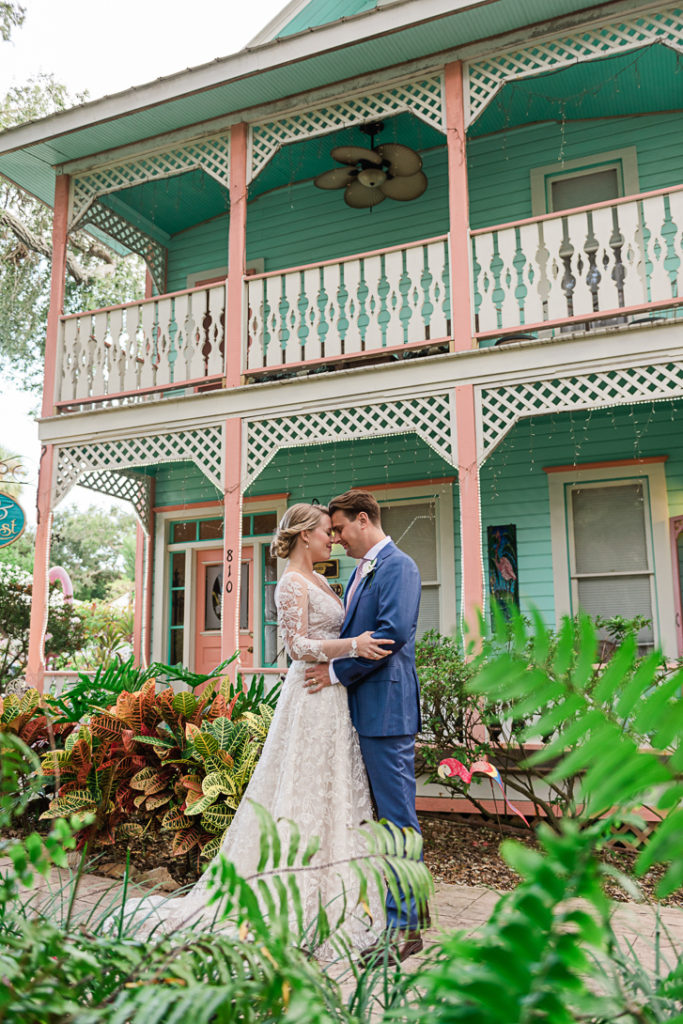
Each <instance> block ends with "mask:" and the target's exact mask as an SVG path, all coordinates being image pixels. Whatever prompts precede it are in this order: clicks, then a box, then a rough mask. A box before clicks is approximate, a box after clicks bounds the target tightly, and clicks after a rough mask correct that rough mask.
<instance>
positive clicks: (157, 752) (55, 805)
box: [42, 666, 277, 857]
mask: <svg viewBox="0 0 683 1024" xmlns="http://www.w3.org/2000/svg"><path fill="white" fill-rule="evenodd" d="M222 667H223V668H224V666H222ZM158 668H165V669H166V670H167V671H168V672H169V673H170V674H176V675H177V674H178V673H179V672H182V671H183V670H181V669H179V668H170V667H169V666H151V667H150V669H147V670H145V672H144V673H143V672H140V674H139V676H138V678H140V677H142V676H144V675H148V674H149V673H150V672H151V671H152V670H153V669H158ZM131 672H132V669H131V668H130V667H129V666H125V667H124V668H123V671H122V672H121V676H120V677H119V676H115V675H113V676H112V677H110V678H109V679H108V683H109V685H110V686H114V685H118V681H119V679H120V678H128V679H129V678H130V677H131ZM201 678H202V680H203V681H204V682H206V680H207V677H206V676H203V677H201ZM218 680H219V676H218V675H216V674H215V673H214V675H213V686H210V687H208V688H207V689H205V691H204V692H203V693H202V694H201V695H197V694H194V693H189V692H187V691H182V692H180V693H176V692H175V691H174V690H173V688H172V687H167V688H166V689H164V690H161V691H159V692H157V688H156V681H155V680H154V679H147V680H146V681H145V682H143V683H142V686H141V688H140V689H138V690H136V691H134V692H129V691H127V690H124V691H122V692H120V693H119V694H118V696H117V698H116V702H115V703H114V704H111V705H109V706H108V707H107V706H104V707H103V706H100V707H99V708H98V706H97V705H91V706H90V708H91V710H92V711H94V713H93V714H91V716H90V717H89V718H88V719H87V720H86V721H85V722H83V723H81V724H80V725H79V726H78V727H77V729H75V730H74V731H73V732H72V733H71V734H70V735H69V736H68V737H67V739H66V743H65V745H64V749H63V750H51V751H49V752H48V753H46V754H44V756H43V758H42V770H43V773H44V774H45V775H54V776H55V777H56V779H57V783H56V784H57V786H58V793H57V797H56V798H55V799H54V800H53V801H52V803H51V805H50V807H49V809H48V810H47V811H45V812H44V813H43V815H42V817H43V818H58V817H63V816H65V815H66V814H72V813H75V812H90V813H91V814H92V815H93V822H92V824H91V826H90V827H89V829H88V830H87V831H84V832H83V833H82V835H81V837H80V839H79V844H80V845H81V846H82V845H84V844H85V843H86V842H88V843H89V844H90V846H91V847H92V846H93V844H95V845H110V844H112V843H114V842H115V841H116V840H117V839H120V838H125V839H140V838H142V836H143V835H144V834H145V832H146V831H147V830H148V829H149V828H150V827H152V826H154V827H155V828H157V827H160V828H161V829H163V830H171V831H172V832H173V833H174V836H173V842H172V852H173V853H174V854H175V855H178V856H179V855H181V854H186V853H189V852H190V851H194V852H195V853H196V854H197V855H198V856H199V855H201V856H203V857H211V856H213V855H214V854H215V853H216V852H217V850H218V848H219V847H220V843H221V840H222V837H223V834H224V832H225V830H226V828H227V827H228V825H229V824H230V821H231V820H232V817H233V814H234V811H235V810H236V808H237V806H238V804H239V801H240V799H241V797H242V794H243V792H244V790H245V788H246V786H247V785H248V783H249V780H250V779H251V776H252V774H253V771H254V768H255V766H256V762H257V760H258V756H259V754H260V751H261V747H262V745H263V742H264V740H265V737H266V735H267V732H268V726H269V725H270V721H271V719H272V715H273V702H274V701H275V699H276V697H277V694H276V693H275V694H271V695H269V698H268V700H269V701H270V703H269V702H268V701H266V700H262V699H261V698H262V697H263V680H262V679H258V680H256V681H255V682H254V684H253V685H252V687H251V688H250V689H249V690H248V691H247V692H246V693H245V692H243V691H242V690H237V689H236V688H234V687H233V686H232V685H231V684H230V683H229V681H228V680H225V681H224V682H222V683H221V688H220V689H219V692H218V693H216V692H215V686H216V683H217V682H218ZM85 697H87V698H88V700H89V698H90V693H89V691H88V690H87V688H86V687H84V688H81V689H78V696H77V700H76V706H77V707H78V708H79V709H80V708H81V707H82V701H83V699H84V698H85ZM55 703H56V704H58V705H59V706H60V707H62V708H65V709H66V712H67V714H68V712H69V711H71V713H73V711H74V710H75V708H74V698H73V693H71V694H70V693H67V694H66V695H65V696H64V698H62V699H60V700H59V701H55ZM161 815H163V818H162V817H161Z"/></svg>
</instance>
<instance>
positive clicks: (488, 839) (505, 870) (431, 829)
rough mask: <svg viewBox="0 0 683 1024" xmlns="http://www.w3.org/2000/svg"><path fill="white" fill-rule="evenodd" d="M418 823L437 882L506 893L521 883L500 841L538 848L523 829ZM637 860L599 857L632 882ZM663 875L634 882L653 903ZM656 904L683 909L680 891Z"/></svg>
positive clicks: (448, 821)
mask: <svg viewBox="0 0 683 1024" xmlns="http://www.w3.org/2000/svg"><path fill="white" fill-rule="evenodd" d="M419 818H420V826H421V828H422V835H423V837H424V848H425V863H426V865H427V867H428V868H429V870H430V871H431V872H432V874H433V876H434V880H435V881H437V882H447V883H459V884H461V885H485V886H488V887H489V888H491V889H499V890H501V891H503V892H505V891H508V890H510V889H514V888H515V886H516V885H517V884H518V883H519V881H520V878H519V875H517V874H516V872H514V871H513V870H512V869H511V868H509V867H508V866H507V864H506V863H505V861H504V860H503V859H502V857H501V856H500V853H499V852H498V850H499V847H500V844H501V842H502V841H503V839H509V838H514V839H518V840H519V841H520V842H523V843H524V844H525V845H526V846H529V847H532V848H533V849H539V845H538V843H537V842H536V839H535V838H534V834H533V833H531V832H527V831H526V830H520V829H516V828H515V829H512V828H509V827H506V826H505V825H503V826H501V828H500V829H499V828H495V827H490V826H487V825H483V824H478V823H477V824H475V825H473V824H471V823H470V822H466V821H463V820H462V819H459V818H457V817H455V816H452V817H446V816H443V817H442V816H440V815H432V814H420V816H419ZM637 856H638V854H637V852H636V851H635V850H631V849H627V848H625V847H611V848H610V849H607V850H604V851H603V852H602V854H601V860H602V861H603V863H606V864H612V865H613V866H614V867H616V868H618V869H619V870H620V871H623V872H624V873H625V874H627V875H630V876H631V877H632V878H633V877H634V876H633V865H634V863H635V861H636V858H637ZM663 875H664V868H661V867H655V868H652V869H651V870H650V871H648V872H647V874H646V875H645V876H644V877H643V878H640V879H638V880H637V884H638V886H639V888H640V889H641V890H642V892H643V894H644V895H645V897H646V898H647V899H648V900H652V901H655V900H656V897H655V888H656V886H657V883H658V881H659V880H660V878H661V877H662V876H663ZM605 888H606V891H607V894H608V895H609V897H610V898H611V899H613V900H618V901H619V902H629V901H630V900H631V896H630V895H628V894H626V893H625V892H624V891H623V890H622V889H621V888H619V886H618V885H617V883H616V881H615V882H611V881H610V882H608V883H607V885H606V886H605ZM659 902H661V904H662V905H664V906H678V907H683V889H679V890H678V891H677V892H675V893H673V894H672V895H671V896H668V897H667V898H666V899H665V900H661V901H659Z"/></svg>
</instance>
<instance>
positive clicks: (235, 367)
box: [225, 122, 248, 388]
mask: <svg viewBox="0 0 683 1024" xmlns="http://www.w3.org/2000/svg"><path fill="white" fill-rule="evenodd" d="M247 132H248V126H247V125H246V124H245V123H244V122H241V123H240V124H236V125H233V127H232V128H231V130H230V227H229V232H228V289H227V311H226V317H225V324H226V326H225V386H226V387H228V388H233V387H236V386H237V385H238V384H239V383H240V380H241V375H242V339H243V336H244V323H243V322H244V310H243V306H244V272H245V270H246V266H247V257H246V248H247Z"/></svg>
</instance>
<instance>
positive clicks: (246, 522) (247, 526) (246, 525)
mask: <svg viewBox="0 0 683 1024" xmlns="http://www.w3.org/2000/svg"><path fill="white" fill-rule="evenodd" d="M242 536H243V537H250V536H251V516H242Z"/></svg>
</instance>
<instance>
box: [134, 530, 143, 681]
mask: <svg viewBox="0 0 683 1024" xmlns="http://www.w3.org/2000/svg"><path fill="white" fill-rule="evenodd" d="M144 592H145V531H144V530H143V529H142V527H141V526H140V524H139V523H137V524H136V527H135V615H134V618H133V658H134V660H135V664H136V665H141V664H142V620H143V614H144V612H143V607H142V602H143V600H144Z"/></svg>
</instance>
